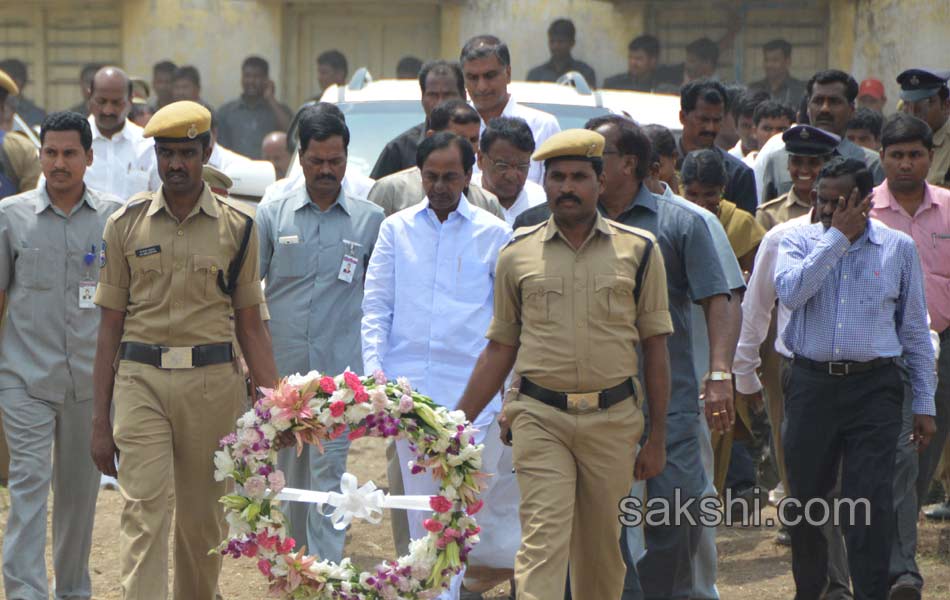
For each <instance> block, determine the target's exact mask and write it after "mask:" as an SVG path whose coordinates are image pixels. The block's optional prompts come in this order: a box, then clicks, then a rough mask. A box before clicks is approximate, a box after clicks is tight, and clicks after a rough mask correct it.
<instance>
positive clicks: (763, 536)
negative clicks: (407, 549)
mask: <svg viewBox="0 0 950 600" xmlns="http://www.w3.org/2000/svg"><path fill="white" fill-rule="evenodd" d="M349 470H350V471H351V472H352V473H354V474H355V475H356V476H357V477H358V479H359V481H360V483H363V482H365V481H369V480H372V481H374V482H376V484H377V485H379V486H380V487H384V486H385V485H386V468H385V454H384V442H382V441H381V440H377V439H364V440H359V441H358V442H356V443H355V444H354V445H353V448H352V450H351V453H350V459H349ZM8 505H9V500H8V497H7V495H6V490H2V491H0V524H2V525H0V527H5V526H6V514H7V510H8ZM121 508H122V502H121V496H120V495H119V494H118V493H117V492H114V491H103V492H102V493H100V495H99V503H98V512H97V514H96V526H95V533H94V539H93V553H92V558H91V567H92V583H93V591H94V598H96V599H97V600H119V599H120V598H121V594H120V591H119V586H118V577H119V568H118V566H119V561H118V548H117V537H118V526H119V513H120V511H121ZM767 510H769V511H772V512H773V513H774V510H772V509H767ZM773 516H774V515H773ZM0 537H2V531H0ZM774 538H775V530H774V528H767V527H760V528H726V527H721V528H720V530H719V532H718V546H719V577H718V586H719V592H720V596H721V597H722V598H723V600H773V599H783V598H792V596H793V595H794V587H793V583H792V576H791V556H790V553H789V551H788V549H787V548H784V547H781V546H778V545H776V544H775V543H774V541H773V540H774ZM392 548H393V547H392V538H391V535H390V529H389V524H388V521H384V522H383V523H382V524H380V525H371V524H368V523H365V522H358V523H357V524H356V525H355V526H354V527H353V529H352V531H351V534H350V536H349V537H348V541H347V553H348V554H349V556H350V557H351V558H353V560H355V561H357V562H358V563H359V564H361V565H362V566H364V568H367V567H369V566H371V565H373V564H375V562H376V561H378V560H381V559H383V558H387V557H391V556H393V549H392ZM918 561H919V564H920V568H921V570H922V572H923V575H924V578H925V579H926V582H927V584H926V588H925V594H924V597H925V598H926V599H927V600H950V524H943V525H937V524H933V523H921V529H920V543H919V548H918ZM169 564H171V562H169ZM47 566H48V568H49V569H50V573H49V576H50V580H52V577H53V573H52V567H51V562H50V561H49V559H47ZM171 576H172V572H171V570H169V577H171ZM221 592H222V594H223V596H224V598H225V599H227V600H260V599H262V598H265V597H266V587H265V585H264V579H263V577H262V576H261V575H260V574H259V573H258V572H257V570H256V568H255V567H254V561H252V560H250V559H242V560H234V559H231V558H226V559H225V563H224V572H223V573H222V576H221ZM507 594H508V585H507V584H504V585H500V586H498V587H497V588H495V589H494V590H492V591H491V592H490V593H486V594H485V598H486V600H496V599H502V598H506V597H507ZM0 598H4V595H3V592H2V590H0Z"/></svg>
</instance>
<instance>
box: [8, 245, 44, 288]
mask: <svg viewBox="0 0 950 600" xmlns="http://www.w3.org/2000/svg"><path fill="white" fill-rule="evenodd" d="M52 256H53V253H52V251H50V250H44V249H43V248H21V249H20V254H19V256H17V259H16V263H15V264H14V269H15V273H16V278H17V279H18V280H19V281H20V283H21V284H22V285H23V287H24V288H26V289H29V290H36V291H43V290H49V289H52V287H53V268H52V262H51V261H52Z"/></svg>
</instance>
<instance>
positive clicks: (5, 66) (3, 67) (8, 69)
mask: <svg viewBox="0 0 950 600" xmlns="http://www.w3.org/2000/svg"><path fill="white" fill-rule="evenodd" d="M0 71H3V72H4V73H6V74H7V75H9V76H10V78H11V79H13V80H14V81H18V82H21V83H26V81H27V75H26V63H25V62H23V61H22V60H20V59H18V58H7V59H5V60H0ZM18 85H19V84H18Z"/></svg>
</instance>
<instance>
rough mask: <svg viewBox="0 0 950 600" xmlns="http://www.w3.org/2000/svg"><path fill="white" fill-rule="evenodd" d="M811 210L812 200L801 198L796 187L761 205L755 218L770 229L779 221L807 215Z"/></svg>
mask: <svg viewBox="0 0 950 600" xmlns="http://www.w3.org/2000/svg"><path fill="white" fill-rule="evenodd" d="M809 211H811V201H810V200H802V199H801V198H799V197H798V194H796V193H795V188H792V189H790V190H788V193H787V194H783V195H781V196H779V197H778V198H776V199H775V200H769V201H768V202H766V203H764V204H762V205H760V206H759V208H758V210H756V211H755V220H756V221H758V222H759V225H761V226H762V227H765V229H766V231H768V230H769V229H772V228H773V227H775V226H776V225H778V224H779V223H784V222H785V221H791V220H792V219H794V218H795V217H800V216H802V215H807V214H808V213H809Z"/></svg>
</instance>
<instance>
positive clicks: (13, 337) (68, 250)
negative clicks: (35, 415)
mask: <svg viewBox="0 0 950 600" xmlns="http://www.w3.org/2000/svg"><path fill="white" fill-rule="evenodd" d="M121 206H122V204H121V202H120V201H119V199H118V198H116V197H115V196H112V195H111V194H105V193H102V192H96V191H94V190H90V189H89V188H88V187H87V188H86V192H85V194H83V198H82V200H81V201H80V202H79V203H78V204H76V206H74V207H73V209H72V211H71V212H70V214H68V215H67V214H65V213H63V212H62V211H61V210H59V209H58V208H56V207H54V206H53V205H52V204H51V203H50V199H49V196H48V195H47V194H46V186H45V185H43V186H40V187H38V188H37V189H35V190H30V191H28V192H25V193H23V194H19V195H16V196H11V197H9V198H6V199H5V200H3V201H2V202H0V289H2V290H4V291H6V294H7V307H8V309H7V317H6V320H5V322H4V324H3V330H2V331H0V389H8V388H25V389H26V391H27V393H28V394H29V395H30V396H33V397H35V398H39V399H41V400H46V401H48V402H62V401H63V400H64V399H65V398H66V397H67V395H68V394H69V393H70V392H72V393H74V394H75V397H76V399H77V400H79V401H83V400H91V399H92V364H93V360H94V359H95V355H96V335H97V330H98V328H99V311H98V310H97V309H96V308H95V307H93V308H80V307H79V286H80V282H84V281H90V282H92V285H93V287H94V286H95V284H96V283H97V282H98V279H99V253H100V252H101V251H102V232H103V230H104V229H105V226H106V220H107V219H108V218H109V215H111V214H112V213H113V212H115V211H116V210H117V209H118V208H119V207H121ZM87 255H88V256H87Z"/></svg>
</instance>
